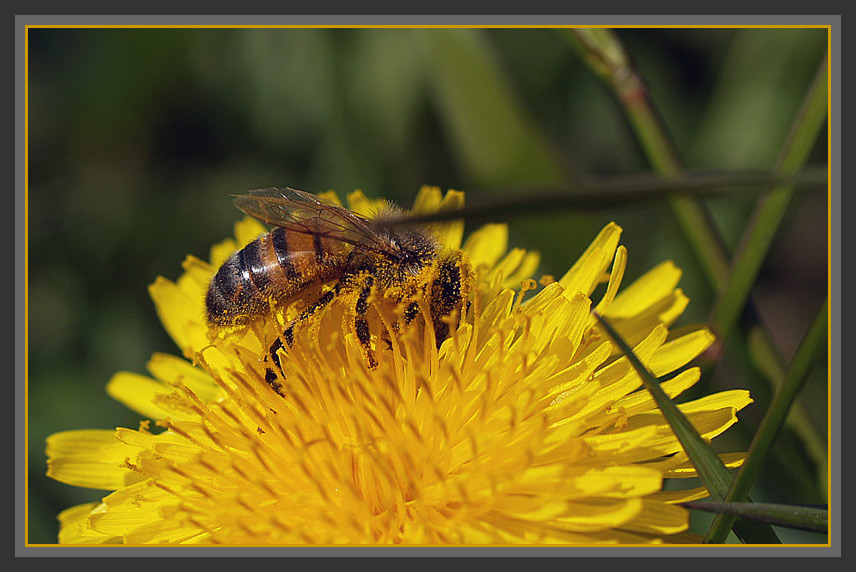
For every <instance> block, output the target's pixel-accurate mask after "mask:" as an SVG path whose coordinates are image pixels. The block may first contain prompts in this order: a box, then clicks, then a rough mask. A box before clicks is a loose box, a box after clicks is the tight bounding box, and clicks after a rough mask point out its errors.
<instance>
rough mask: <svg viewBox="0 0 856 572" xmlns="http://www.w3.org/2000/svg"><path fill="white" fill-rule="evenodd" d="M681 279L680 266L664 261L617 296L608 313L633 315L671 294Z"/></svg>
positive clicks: (617, 315) (613, 315)
mask: <svg viewBox="0 0 856 572" xmlns="http://www.w3.org/2000/svg"><path fill="white" fill-rule="evenodd" d="M680 279H681V270H680V268H678V267H677V266H675V265H674V263H673V262H671V261H666V262H663V263H661V264H659V265H657V266H655V267H654V268H652V269H651V270H649V271H648V272H646V273H645V274H643V275H642V276H641V277H639V278H638V279H637V280H635V281H634V282H633V284H631V285H630V286H628V287H627V288H625V289H624V290H623V291H622V292H621V293H620V294H619V295H618V296H616V297H615V300H613V302H612V304H611V305H610V306H609V310H608V311H607V312H606V315H607V316H609V317H612V318H626V317H630V316H633V315H635V314H637V313H639V312H640V311H642V310H644V309H645V308H647V307H649V306H651V305H652V304H654V303H655V302H657V301H658V300H660V299H662V298H664V297H666V296H668V295H669V294H671V293H672V291H673V290H674V289H675V286H677V285H678V281H679V280H680Z"/></svg>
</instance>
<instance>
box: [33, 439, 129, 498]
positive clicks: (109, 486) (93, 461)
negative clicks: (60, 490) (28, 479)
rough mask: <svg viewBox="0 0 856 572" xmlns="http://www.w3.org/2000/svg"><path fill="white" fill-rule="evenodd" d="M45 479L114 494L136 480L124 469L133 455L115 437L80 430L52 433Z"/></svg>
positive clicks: (48, 440)
mask: <svg viewBox="0 0 856 572" xmlns="http://www.w3.org/2000/svg"><path fill="white" fill-rule="evenodd" d="M46 453H47V457H48V476H49V477H51V478H54V479H56V480H58V481H60V482H63V483H68V484H71V485H76V486H78V487H87V488H93V489H105V490H115V489H118V488H121V487H123V486H125V485H126V484H127V483H129V482H133V481H135V480H139V478H138V475H136V474H135V473H134V472H133V471H131V470H129V469H128V468H127V467H125V466H124V463H125V460H126V459H127V458H128V457H133V456H135V454H136V451H135V450H133V449H132V448H129V447H127V446H125V445H124V444H122V443H121V442H119V441H118V440H117V439H116V436H115V433H114V432H113V431H108V430H100V429H83V430H75V431H63V432H61V433H54V434H53V435H51V436H50V437H48V438H47V450H46Z"/></svg>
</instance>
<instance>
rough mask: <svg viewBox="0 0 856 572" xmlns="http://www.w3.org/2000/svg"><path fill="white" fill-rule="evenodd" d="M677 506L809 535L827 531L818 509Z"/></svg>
mask: <svg viewBox="0 0 856 572" xmlns="http://www.w3.org/2000/svg"><path fill="white" fill-rule="evenodd" d="M681 506H683V507H684V508H688V509H693V510H703V511H705V512H715V513H718V514H720V515H729V516H731V517H740V518H745V519H749V520H754V521H758V522H765V523H767V524H773V525H776V526H785V527H787V528H795V529H798V530H808V531H810V532H822V533H826V532H827V531H828V529H829V512H828V511H826V510H823V509H818V508H810V507H804V506H791V505H784V504H771V503H753V502H717V501H693V502H685V503H681Z"/></svg>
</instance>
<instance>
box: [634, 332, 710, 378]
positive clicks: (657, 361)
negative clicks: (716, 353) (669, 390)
mask: <svg viewBox="0 0 856 572" xmlns="http://www.w3.org/2000/svg"><path fill="white" fill-rule="evenodd" d="M714 340H715V337H714V335H713V334H712V333H711V332H710V330H708V329H707V328H702V329H699V330H696V331H695V332H692V333H690V334H687V335H685V336H681V337H680V338H677V339H674V340H670V341H668V342H666V343H664V344H663V345H662V346H660V347H659V348H657V351H656V352H654V355H653V356H652V357H651V361H650V362H649V363H648V367H649V368H650V369H651V372H652V373H653V374H654V375H655V376H657V377H660V376H663V375H665V374H667V373H670V372H672V371H675V370H676V369H678V368H680V367H683V366H685V365H686V364H687V363H689V362H690V361H691V360H693V359H695V358H696V357H697V356H699V355H700V354H701V353H702V352H703V351H704V350H706V349H707V348H709V347H710V345H711V344H712V343H713V342H714Z"/></svg>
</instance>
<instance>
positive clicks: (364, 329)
mask: <svg viewBox="0 0 856 572" xmlns="http://www.w3.org/2000/svg"><path fill="white" fill-rule="evenodd" d="M373 284H374V278H372V277H371V276H366V279H365V283H364V286H363V288H362V290H360V294H359V296H358V297H357V303H356V304H355V305H354V313H355V314H356V316H355V317H354V331H355V332H356V333H357V339H358V340H359V341H360V345H361V346H363V351H364V352H365V354H366V359H367V360H368V366H369V369H374V368H376V367H377V360H376V359H375V357H374V354H373V353H372V349H371V345H370V343H369V342H370V341H371V332H370V331H369V323H368V321H367V320H366V318H365V315H366V312H368V311H369V303H368V300H369V296H370V295H371V293H372V285H373Z"/></svg>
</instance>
